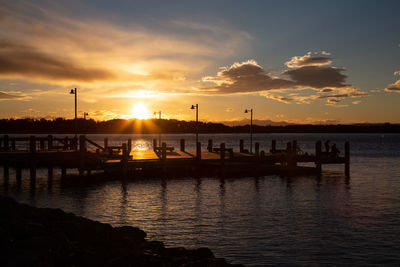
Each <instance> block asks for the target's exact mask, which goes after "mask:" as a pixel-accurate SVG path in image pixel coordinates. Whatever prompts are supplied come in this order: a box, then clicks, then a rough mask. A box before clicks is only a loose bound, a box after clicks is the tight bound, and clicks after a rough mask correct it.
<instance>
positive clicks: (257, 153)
mask: <svg viewBox="0 0 400 267" xmlns="http://www.w3.org/2000/svg"><path fill="white" fill-rule="evenodd" d="M254 154H255V155H256V157H258V156H259V154H260V143H255V144H254Z"/></svg>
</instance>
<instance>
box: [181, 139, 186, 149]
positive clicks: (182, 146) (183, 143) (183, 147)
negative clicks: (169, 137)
mask: <svg viewBox="0 0 400 267" xmlns="http://www.w3.org/2000/svg"><path fill="white" fill-rule="evenodd" d="M181 151H182V152H184V151H185V139H181Z"/></svg>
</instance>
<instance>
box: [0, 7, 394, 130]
mask: <svg viewBox="0 0 400 267" xmlns="http://www.w3.org/2000/svg"><path fill="white" fill-rule="evenodd" d="M210 5H211V3H206V4H204V8H203V9H201V10H198V11H196V12H195V10H196V7H193V9H191V8H190V7H188V9H187V10H175V9H174V7H173V6H163V5H162V4H160V7H159V8H158V10H157V8H155V10H152V9H149V7H148V6H146V4H144V3H141V4H140V5H130V4H127V3H124V2H121V3H118V2H116V3H115V4H114V5H112V6H110V4H106V3H104V2H101V3H99V4H98V5H96V4H95V3H92V4H91V3H90V1H89V2H87V3H85V4H79V3H78V2H77V3H73V2H71V3H69V4H68V5H65V4H63V3H62V2H59V3H54V2H49V1H37V2H34V3H30V2H25V1H16V2H15V3H14V2H12V3H9V2H5V3H2V5H1V7H0V105H1V106H0V117H3V118H8V117H14V118H18V117H46V118H52V117H67V118H71V117H73V115H74V111H73V108H74V105H73V96H72V95H69V94H68V92H69V91H70V89H71V88H77V91H78V113H79V116H83V112H87V113H89V117H90V118H93V119H100V120H103V119H112V118H131V117H138V118H150V117H153V116H154V112H155V111H157V112H158V111H162V114H163V118H175V119H184V120H192V119H194V112H193V110H190V106H191V105H192V104H199V115H200V120H203V121H232V120H242V119H244V118H247V117H248V115H247V114H244V112H243V111H244V109H246V108H253V109H254V117H255V118H257V119H259V120H272V121H288V122H300V123H324V122H326V123H337V122H342V123H348V122H387V121H389V122H396V123H399V122H400V118H399V115H398V114H397V113H398V112H397V113H396V110H397V111H398V104H397V103H398V102H399V100H400V95H399V92H400V80H398V79H396V76H393V74H395V75H397V74H399V72H398V71H397V70H398V69H400V64H398V65H397V68H398V69H394V68H396V59H398V58H399V54H400V47H398V44H396V43H392V45H393V47H394V48H393V49H392V50H393V52H392V50H390V51H388V50H387V51H379V49H378V50H377V49H375V50H374V51H371V53H373V54H366V55H365V56H368V55H372V57H371V58H373V57H381V58H384V59H385V57H388V54H389V56H390V53H392V59H393V60H390V61H389V60H382V59H381V60H377V61H376V62H375V63H374V66H372V67H371V68H377V69H379V71H380V72H382V71H383V70H385V72H384V73H385V75H381V74H380V73H378V72H376V75H375V77H373V76H371V74H370V72H369V70H368V69H366V67H365V64H363V60H362V59H360V58H359V57H356V56H352V57H351V56H349V54H351V51H347V50H346V47H343V46H342V45H340V44H335V43H332V42H328V40H327V41H326V43H324V44H321V45H318V44H317V43H318V42H316V41H314V42H313V40H308V41H304V40H303V39H304V38H305V37H304V36H301V37H298V38H299V39H300V40H301V41H299V43H298V44H296V43H293V41H292V38H293V36H292V35H293V34H294V33H296V32H298V31H296V29H291V31H289V30H288V29H286V27H287V26H286V25H281V26H280V24H279V23H277V24H276V25H274V26H272V25H269V24H268V25H269V27H273V28H274V29H271V30H269V31H270V35H269V36H264V35H263V34H262V31H260V29H262V28H263V27H265V25H263V20H262V19H258V18H252V14H251V12H250V11H245V10H244V11H243V12H244V14H243V16H246V17H248V18H249V19H250V20H251V21H250V22H246V23H238V22H237V21H238V18H237V16H235V14H236V13H235V12H237V11H236V9H235V7H231V9H228V10H226V12H225V13H224V14H223V15H221V16H218V15H217V14H218V13H216V14H212V12H211V11H210V12H211V13H207V12H206V11H207V10H210V8H212V6H210ZM162 8H164V9H162ZM207 8H209V9H207ZM237 8H240V7H237ZM254 8H257V7H254ZM276 8H277V9H279V8H280V7H276ZM123 9H131V10H132V13H124V12H123V11H122V10H123ZM162 10H164V11H165V12H161V11H162ZM168 11H170V12H171V14H170V15H166V14H169V13H168ZM254 11H255V10H254ZM246 12H247V13H246ZM366 12H367V11H366ZM192 13H193V14H195V15H193V16H191V14H192ZM135 14H137V16H135ZM366 15H367V14H366ZM239 20H240V19H239ZM258 20H261V21H258ZM277 22H278V21H277ZM265 23H267V22H266V21H265ZM301 23H303V24H305V23H306V22H305V19H304V18H303V20H301V21H300V22H299V24H301ZM350 23H351V21H350ZM300 26H301V25H298V27H300ZM384 26H385V25H382V27H384ZM280 27H281V28H282V29H281V30H280V29H279V28H280ZM335 30H336V28H334V27H333V26H332V27H331V28H329V27H328V28H327V31H331V32H332V34H333V33H334V32H335ZM310 31H313V29H311V30H310ZM314 31H316V30H315V29H314ZM285 34H286V35H285ZM290 34H292V35H290ZM298 34H299V35H300V34H301V32H298ZM308 34H310V36H311V35H312V32H311V33H308ZM315 34H318V32H315ZM289 35H290V37H289ZM285 36H287V39H288V40H287V43H285V44H282V43H284V42H283V40H282V38H285ZM317 36H318V35H317ZM345 36H348V35H345ZM321 38H324V37H323V34H322V33H321ZM347 38H350V37H347ZM325 39H328V38H327V37H325ZM353 39H354V38H353ZM353 41H354V40H353ZM355 41H358V42H359V45H360V46H362V45H363V42H364V39H363V38H361V37H360V40H357V39H355ZM387 42H391V40H388V41H387ZM399 43H400V41H399ZM348 49H349V50H352V49H353V50H354V48H352V47H349V48H348ZM360 49H361V48H360ZM368 49H369V48H368V47H364V48H363V50H365V51H368ZM353 53H354V51H353ZM380 53H381V54H380ZM396 53H397V54H396ZM354 54H355V53H354ZM397 63H398V62H397ZM388 77H390V78H388Z"/></svg>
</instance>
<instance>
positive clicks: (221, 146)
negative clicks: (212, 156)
mask: <svg viewBox="0 0 400 267" xmlns="http://www.w3.org/2000/svg"><path fill="white" fill-rule="evenodd" d="M220 159H221V164H224V161H225V143H221V145H220Z"/></svg>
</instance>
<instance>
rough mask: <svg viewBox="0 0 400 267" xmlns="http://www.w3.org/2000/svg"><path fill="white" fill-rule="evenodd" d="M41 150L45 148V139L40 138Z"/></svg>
mask: <svg viewBox="0 0 400 267" xmlns="http://www.w3.org/2000/svg"><path fill="white" fill-rule="evenodd" d="M40 150H44V139H43V138H40Z"/></svg>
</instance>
